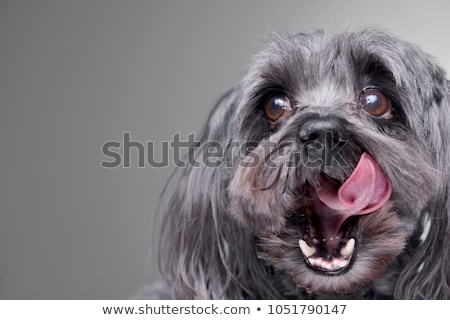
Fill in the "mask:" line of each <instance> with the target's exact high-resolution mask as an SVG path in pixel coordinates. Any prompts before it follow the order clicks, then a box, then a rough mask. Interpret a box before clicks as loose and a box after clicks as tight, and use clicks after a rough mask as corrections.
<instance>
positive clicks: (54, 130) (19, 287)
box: [0, 0, 450, 299]
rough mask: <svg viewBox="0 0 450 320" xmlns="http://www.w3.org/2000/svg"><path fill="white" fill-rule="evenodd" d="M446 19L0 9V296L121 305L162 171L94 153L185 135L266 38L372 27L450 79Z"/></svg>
mask: <svg viewBox="0 0 450 320" xmlns="http://www.w3.org/2000/svg"><path fill="white" fill-rule="evenodd" d="M449 9H450V5H449V2H448V1H447V2H446V1H420V2H414V1H380V0H377V1H323V0H320V1H317V0H316V1H298V0H297V1H229V0H227V1H224V0H222V1H182V0H180V1H167V0H164V1H163V0H161V1H159V2H157V1H61V0H58V1H56V0H55V1H47V0H45V1H44V0H42V1H20V0H11V1H5V0H1V1H0V107H1V114H0V164H1V165H0V298H3V299H11V298H12V299H123V298H127V297H129V296H130V295H132V294H133V293H135V292H136V291H137V290H138V289H139V287H140V286H141V284H142V283H143V282H144V281H150V280H151V278H152V276H153V274H154V272H153V271H152V270H151V267H150V265H151V261H152V260H153V259H152V258H151V255H149V243H150V241H151V239H152V237H151V234H152V232H151V230H152V216H153V214H154V212H155V208H156V205H157V199H158V196H159V194H160V192H161V190H162V188H163V185H164V181H165V179H166V178H167V176H168V174H169V173H170V171H171V170H170V169H154V168H149V167H147V168H144V169H142V168H137V165H136V161H135V160H136V158H134V160H133V161H132V168H128V169H127V168H117V169H104V168H101V167H100V162H101V161H102V159H105V157H103V156H102V154H101V146H102V144H103V143H104V142H106V141H108V140H118V141H120V140H121V139H122V132H124V131H128V132H131V138H132V139H134V140H139V141H143V142H145V141H149V140H153V141H156V142H157V143H160V142H161V141H163V140H170V139H171V137H172V135H173V134H175V133H177V132H180V133H181V135H182V137H185V136H186V135H187V134H189V133H191V132H193V131H198V130H199V129H200V128H201V127H202V124H203V122H204V121H205V119H206V117H207V114H208V111H209V110H210V109H211V106H212V104H213V102H214V100H215V99H216V98H217V97H218V95H219V94H221V93H222V92H223V91H224V90H226V89H227V88H228V87H229V86H230V85H232V84H233V83H234V82H235V81H236V80H237V79H238V78H239V75H240V73H241V72H242V71H243V70H244V68H245V65H246V64H247V62H248V60H249V58H250V57H251V55H252V54H253V53H255V52H256V51H257V50H258V48H259V47H260V43H261V40H262V39H263V37H264V35H266V34H267V33H268V31H269V30H287V31H306V30H310V29H312V28H323V29H327V30H343V29H346V28H349V27H350V28H353V27H358V26H368V25H378V26H381V27H383V28H385V29H386V30H389V31H391V32H392V33H393V34H396V35H399V36H401V37H403V38H405V39H407V40H410V41H412V42H415V43H417V44H419V45H421V46H422V47H423V48H424V49H425V50H426V51H428V52H430V53H432V54H433V55H434V56H436V57H437V59H438V60H439V61H440V62H441V64H442V65H443V66H445V67H446V68H447V69H450V68H449V67H450V41H449V40H448V30H450V19H448V15H449V13H450V10H449ZM157 145H158V144H157ZM149 261H150V265H149V264H148V262H149ZM149 270H150V271H149Z"/></svg>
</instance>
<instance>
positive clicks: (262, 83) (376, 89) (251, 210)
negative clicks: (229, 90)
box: [228, 32, 444, 293]
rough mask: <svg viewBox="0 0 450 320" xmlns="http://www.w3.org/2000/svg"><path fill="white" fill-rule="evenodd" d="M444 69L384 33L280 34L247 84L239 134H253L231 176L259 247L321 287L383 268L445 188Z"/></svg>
mask: <svg viewBox="0 0 450 320" xmlns="http://www.w3.org/2000/svg"><path fill="white" fill-rule="evenodd" d="M440 77H441V76H440V73H439V70H438V69H437V68H436V67H434V65H432V64H431V63H430V62H428V59H427V58H425V56H424V55H422V54H421V53H418V52H417V51H416V50H415V47H413V46H411V45H404V44H403V43H401V42H399V41H397V40H395V39H392V38H391V37H387V36H385V35H379V34H358V35H356V34H347V35H339V36H335V37H329V36H326V35H324V34H323V33H320V32H318V33H313V34H300V35H294V36H289V37H278V38H276V39H275V40H273V41H272V42H270V43H269V44H268V46H267V48H266V49H265V50H264V51H262V52H261V53H260V54H259V55H257V56H256V58H255V60H254V62H253V64H252V65H251V67H250V69H249V71H248V73H247V76H246V77H245V78H244V79H243V81H242V83H241V93H240V96H239V101H238V102H237V104H236V105H237V108H236V110H234V112H235V113H236V114H235V119H236V123H237V130H236V132H235V138H234V139H237V140H238V141H240V142H242V143H249V142H250V143H249V144H248V145H249V148H247V150H246V152H245V154H244V156H243V157H241V158H240V162H239V165H238V166H236V167H235V168H233V170H232V174H231V176H232V178H231V180H230V184H229V187H228V192H229V200H230V213H231V215H232V216H233V217H234V218H235V219H237V220H238V221H240V222H241V223H242V224H243V225H244V226H246V227H247V228H249V229H250V230H252V232H253V233H254V234H255V235H256V242H257V252H258V257H259V258H260V259H263V260H264V261H266V262H267V263H268V264H270V265H271V266H272V267H274V268H275V269H276V270H280V271H283V272H286V273H287V274H289V275H290V277H291V279H292V280H293V281H294V283H295V284H296V285H297V286H299V287H303V288H306V289H307V290H308V291H311V292H341V293H342V292H351V291H354V290H356V289H357V288H360V287H362V286H366V285H368V284H370V283H371V282H373V281H374V280H376V279H378V278H380V277H382V275H383V273H384V272H385V270H386V269H387V268H388V267H389V266H390V265H391V264H392V262H393V261H394V259H395V258H396V257H397V256H399V255H400V254H401V253H402V252H403V251H404V249H405V247H406V246H407V245H408V242H409V241H410V239H411V236H412V235H413V234H414V232H416V233H417V232H419V231H418V227H417V226H418V224H419V222H420V220H421V219H422V218H423V217H422V216H421V214H422V210H423V209H424V207H425V206H426V204H427V203H428V202H429V201H430V199H431V198H432V197H433V195H435V194H436V193H437V192H438V190H439V189H440V188H441V187H442V181H441V177H442V175H441V174H439V173H438V171H437V169H436V168H437V167H438V162H439V161H441V160H440V159H438V158H437V154H438V152H439V151H438V150H437V149H436V148H439V147H440V146H439V145H440V144H441V143H440V142H439V139H440V138H439V135H440V134H439V133H438V132H437V129H436V128H435V127H434V126H435V123H430V121H433V122H435V121H436V119H430V117H431V118H432V117H435V116H436V115H434V111H433V113H431V112H430V109H432V108H436V105H437V104H438V103H440V100H441V99H442V94H441V93H440V92H439V91H438V90H436V89H435V88H434V84H435V83H437V82H443V81H444V80H443V79H441V78H440ZM430 139H434V140H435V141H434V143H430Z"/></svg>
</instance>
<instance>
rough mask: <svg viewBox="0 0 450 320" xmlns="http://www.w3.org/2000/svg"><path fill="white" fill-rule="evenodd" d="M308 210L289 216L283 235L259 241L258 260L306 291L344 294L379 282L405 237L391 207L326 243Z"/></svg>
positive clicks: (355, 219)
mask: <svg viewBox="0 0 450 320" xmlns="http://www.w3.org/2000/svg"><path fill="white" fill-rule="evenodd" d="M326 232H327V230H324V229H323V228H322V226H321V223H320V218H319V214H317V213H315V212H314V211H313V210H312V207H311V206H305V207H303V208H302V209H299V210H296V211H295V212H293V213H291V214H290V216H289V217H288V219H287V221H286V226H285V228H283V230H280V231H279V232H276V233H266V234H261V235H259V236H258V250H259V252H258V255H259V257H260V258H261V259H263V260H265V261H267V262H269V263H270V264H271V265H272V266H273V267H274V268H275V269H276V270H279V271H284V272H286V273H287V274H289V275H290V276H291V278H292V280H293V282H294V283H295V284H296V285H297V286H298V287H300V288H306V289H307V290H308V291H309V292H326V293H340V294H346V293H351V292H355V291H356V290H357V289H360V288H362V287H364V286H367V285H369V284H370V283H372V282H373V281H374V280H376V279H378V278H380V276H381V275H382V274H383V272H384V271H385V270H386V268H387V267H388V266H389V265H390V264H391V263H392V261H393V260H394V258H395V257H396V256H397V255H399V254H400V253H401V252H402V251H403V249H404V245H405V243H406V240H407V237H408V233H409V232H410V231H409V230H408V229H407V228H405V225H404V223H402V222H401V221H400V219H399V218H398V217H397V215H396V214H395V212H392V210H391V205H390V203H387V204H386V205H384V206H383V207H382V208H380V209H378V210H377V211H376V212H374V213H372V214H368V215H361V216H352V217H350V218H348V219H347V220H346V221H345V222H344V223H343V224H342V226H341V227H340V228H339V230H337V232H336V234H335V236H334V237H332V238H328V239H327V238H326V237H325V236H324V235H323V234H325V233H326Z"/></svg>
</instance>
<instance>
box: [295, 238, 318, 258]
mask: <svg viewBox="0 0 450 320" xmlns="http://www.w3.org/2000/svg"><path fill="white" fill-rule="evenodd" d="M298 244H299V246H300V250H302V252H303V254H304V255H305V257H307V258H309V257H311V256H312V255H313V254H314V253H316V249H315V248H313V247H310V246H309V245H308V244H307V243H306V241H304V240H302V239H300V240H299V241H298Z"/></svg>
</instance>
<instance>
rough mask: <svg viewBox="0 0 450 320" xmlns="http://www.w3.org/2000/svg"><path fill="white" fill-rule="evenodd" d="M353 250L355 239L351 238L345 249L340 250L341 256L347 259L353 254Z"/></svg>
mask: <svg viewBox="0 0 450 320" xmlns="http://www.w3.org/2000/svg"><path fill="white" fill-rule="evenodd" d="M354 249H355V239H353V238H351V239H350V240H348V242H347V244H346V245H345V247H343V248H342V249H341V255H343V256H346V257H348V256H350V255H351V254H352V253H353V250H354Z"/></svg>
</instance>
